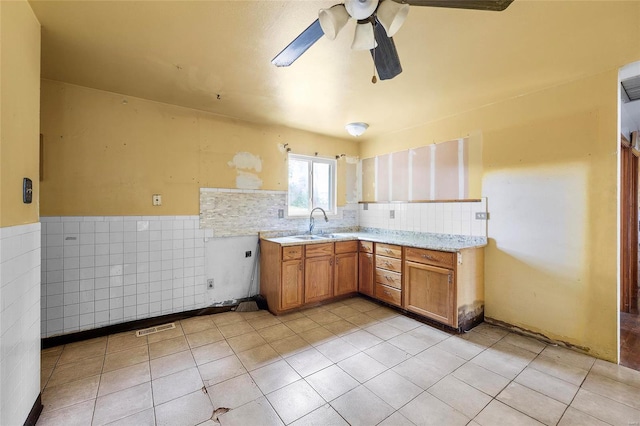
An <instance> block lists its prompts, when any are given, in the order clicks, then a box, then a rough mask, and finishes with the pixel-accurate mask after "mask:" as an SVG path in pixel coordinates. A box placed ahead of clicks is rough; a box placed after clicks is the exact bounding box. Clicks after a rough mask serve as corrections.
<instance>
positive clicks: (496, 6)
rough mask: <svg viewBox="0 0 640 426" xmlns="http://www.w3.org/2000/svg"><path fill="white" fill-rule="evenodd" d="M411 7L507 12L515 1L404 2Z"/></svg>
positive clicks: (456, 0) (405, 0)
mask: <svg viewBox="0 0 640 426" xmlns="http://www.w3.org/2000/svg"><path fill="white" fill-rule="evenodd" d="M398 2H399V3H407V4H409V5H411V6H432V7H450V8H454V9H476V10H490V11H494V12H500V11H502V10H505V9H506V8H507V7H509V5H510V4H511V2H513V0H402V1H398Z"/></svg>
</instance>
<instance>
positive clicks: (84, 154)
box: [41, 80, 358, 216]
mask: <svg viewBox="0 0 640 426" xmlns="http://www.w3.org/2000/svg"><path fill="white" fill-rule="evenodd" d="M125 100H126V103H124V102H123V101H125ZM41 111H42V116H41V126H42V133H43V134H44V146H45V148H44V180H43V182H42V197H41V215H43V216H58V215H72V216H77V215H101V216H106V215H197V214H198V213H199V188H200V187H215V188H236V173H237V171H236V169H235V168H233V167H231V166H229V164H228V163H229V162H230V161H232V160H233V158H234V156H235V155H236V154H237V153H238V152H249V153H251V154H253V155H254V156H259V157H260V158H261V159H262V170H261V171H260V172H256V171H255V170H242V171H245V172H250V173H253V174H256V175H257V176H258V178H259V179H261V180H262V182H263V184H262V187H261V189H268V190H286V189H287V163H286V158H287V155H286V153H285V152H284V150H283V149H282V144H285V143H288V144H289V147H291V148H292V152H293V153H296V154H308V155H314V154H315V153H316V152H318V155H319V156H328V157H333V158H335V156H336V155H339V154H346V155H348V156H355V155H357V151H358V145H357V144H356V142H353V141H350V140H343V139H336V138H330V137H326V136H321V135H317V134H313V133H308V132H304V131H299V130H294V129H289V128H285V127H270V126H264V125H258V124H253V123H248V122H245V121H240V120H233V119H228V118H224V117H220V116H216V115H213V114H210V113H205V112H202V111H197V110H193V109H188V108H182V107H178V106H174V105H168V104H162V103H157V102H152V101H147V100H143V99H139V98H133V97H129V96H124V95H119V94H115V93H109V92H103V91H99V90H94V89H89V88H85V87H79V86H74V85H70V84H65V83H60V82H54V81H49V80H42V110H41ZM346 174H347V173H346V162H345V161H344V160H341V161H338V204H339V205H344V203H345V200H346V194H347V191H350V189H348V188H346ZM152 194H161V195H162V206H160V207H153V206H152V205H151V196H152Z"/></svg>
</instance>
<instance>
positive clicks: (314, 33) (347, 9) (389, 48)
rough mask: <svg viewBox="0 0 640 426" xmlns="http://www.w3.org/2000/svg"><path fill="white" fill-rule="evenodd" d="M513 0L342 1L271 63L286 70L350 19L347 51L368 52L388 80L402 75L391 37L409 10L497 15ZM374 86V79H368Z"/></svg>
mask: <svg viewBox="0 0 640 426" xmlns="http://www.w3.org/2000/svg"><path fill="white" fill-rule="evenodd" d="M512 1H513V0H344V3H339V4H336V5H334V6H332V7H330V8H329V9H322V10H320V12H319V13H318V19H316V20H315V21H314V22H313V23H312V24H311V25H309V26H308V27H307V29H306V30H304V31H303V32H302V33H300V35H298V37H296V38H295V40H293V41H292V42H291V43H289V45H288V46H287V47H285V48H284V49H283V50H282V52H280V53H278V54H277V55H276V57H275V58H273V59H272V60H271V63H273V64H274V65H276V66H278V67H288V66H289V65H291V64H292V63H293V62H294V61H295V60H296V59H298V58H299V57H300V56H302V54H303V53H304V52H306V51H307V49H309V48H310V47H311V46H313V44H314V43H315V42H316V41H318V40H319V39H320V38H321V37H322V36H323V35H326V36H327V38H328V39H330V40H334V39H335V38H336V36H337V35H338V33H339V32H340V30H341V29H342V28H343V27H344V26H345V25H346V23H347V21H348V20H349V19H350V18H353V19H355V20H356V21H358V25H357V26H356V31H355V37H354V39H353V43H352V45H351V48H352V49H354V50H367V49H369V50H370V51H371V56H372V57H373V63H374V64H375V67H376V70H377V72H378V75H379V76H380V79H381V80H389V79H392V78H394V77H395V76H397V75H398V74H400V73H401V72H402V67H401V66H400V58H399V56H398V52H397V51H396V45H395V43H394V42H393V38H392V37H393V35H394V34H395V33H396V32H397V31H398V30H399V29H400V27H402V24H403V23H404V21H405V19H406V18H407V14H408V13H409V6H410V5H411V6H431V7H448V8H454V9H476V10H488V11H501V10H504V9H506V8H507V7H508V6H509V5H510V4H511V2H512ZM372 81H373V82H375V81H376V80H375V79H372Z"/></svg>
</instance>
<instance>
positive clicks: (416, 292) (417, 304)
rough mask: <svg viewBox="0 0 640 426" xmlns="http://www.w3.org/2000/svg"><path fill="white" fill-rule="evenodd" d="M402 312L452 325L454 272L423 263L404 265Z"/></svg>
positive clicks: (453, 322)
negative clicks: (405, 311)
mask: <svg viewBox="0 0 640 426" xmlns="http://www.w3.org/2000/svg"><path fill="white" fill-rule="evenodd" d="M404 276H405V280H406V281H405V282H406V288H405V309H406V310H408V311H411V312H414V313H416V314H419V315H422V316H425V317H428V318H431V319H434V320H436V321H439V322H441V323H444V324H447V325H450V326H452V327H454V326H455V320H456V315H455V312H454V304H455V292H456V289H455V280H454V279H453V271H452V270H450V269H443V268H438V267H436V266H429V265H425V264H422V263H416V262H406V263H405V269H404Z"/></svg>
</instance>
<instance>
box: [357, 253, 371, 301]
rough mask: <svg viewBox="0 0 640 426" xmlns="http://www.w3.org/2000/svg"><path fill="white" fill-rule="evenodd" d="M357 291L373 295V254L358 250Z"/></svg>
mask: <svg viewBox="0 0 640 426" xmlns="http://www.w3.org/2000/svg"><path fill="white" fill-rule="evenodd" d="M359 259H360V260H359V263H360V265H359V268H358V275H359V277H358V291H359V292H360V293H362V294H366V295H368V296H373V254H371V253H363V252H360V257H359Z"/></svg>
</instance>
